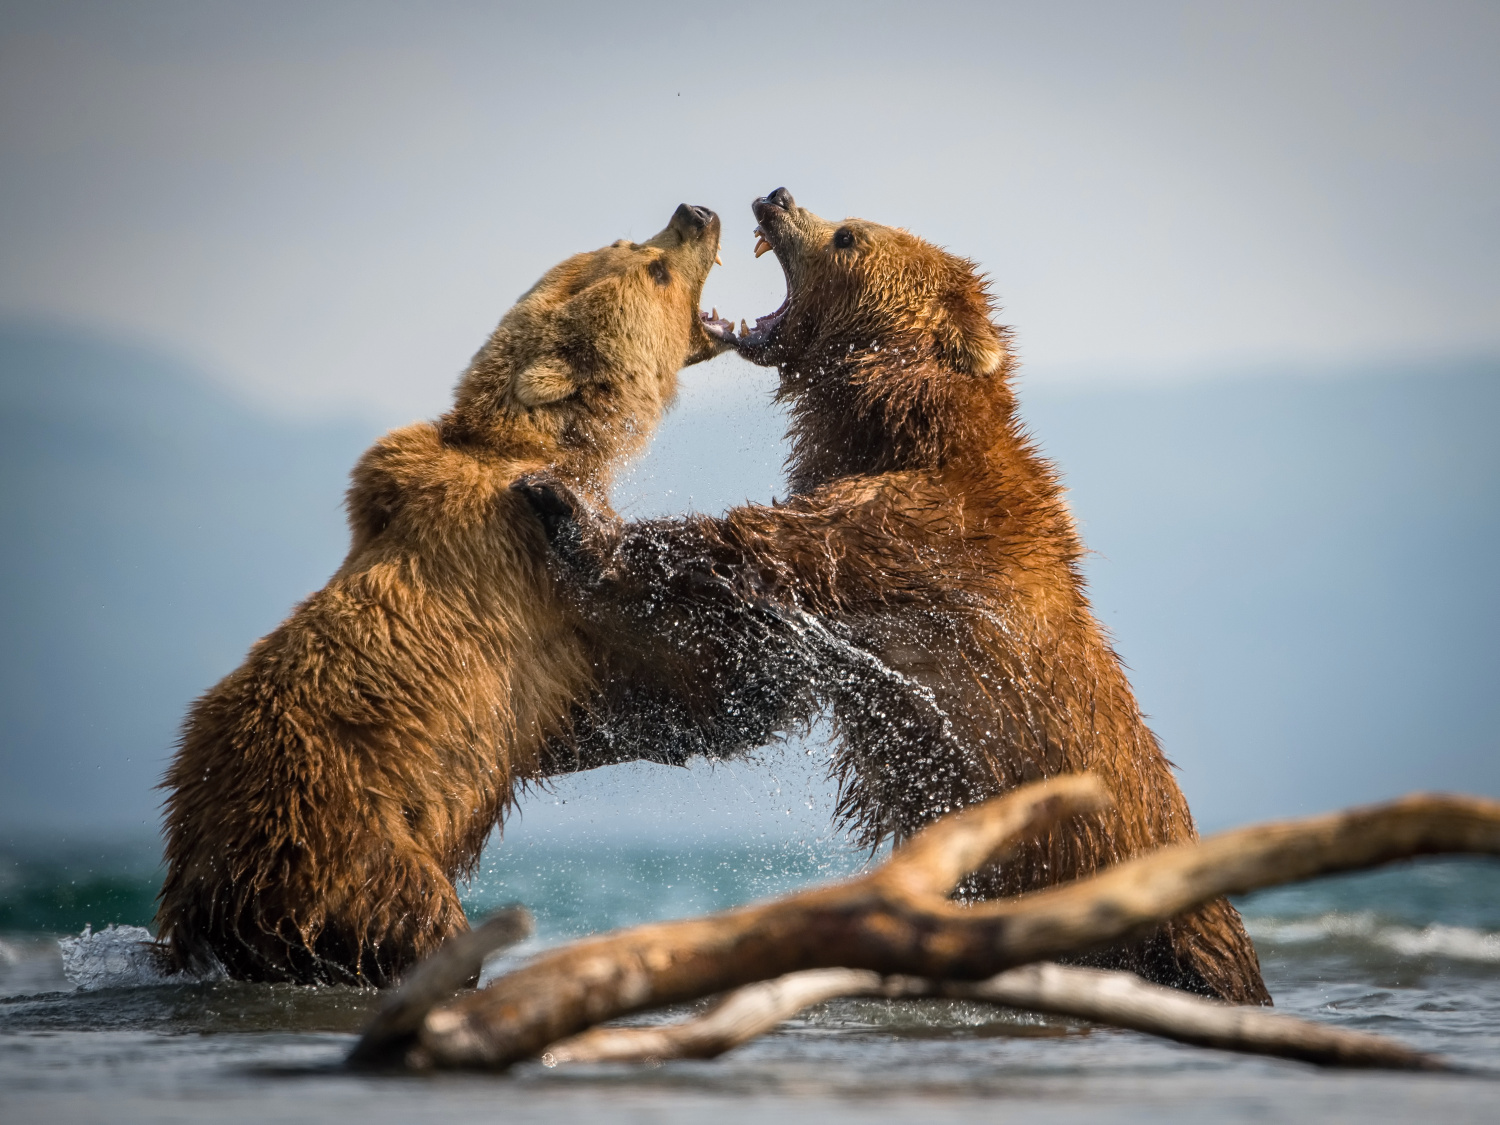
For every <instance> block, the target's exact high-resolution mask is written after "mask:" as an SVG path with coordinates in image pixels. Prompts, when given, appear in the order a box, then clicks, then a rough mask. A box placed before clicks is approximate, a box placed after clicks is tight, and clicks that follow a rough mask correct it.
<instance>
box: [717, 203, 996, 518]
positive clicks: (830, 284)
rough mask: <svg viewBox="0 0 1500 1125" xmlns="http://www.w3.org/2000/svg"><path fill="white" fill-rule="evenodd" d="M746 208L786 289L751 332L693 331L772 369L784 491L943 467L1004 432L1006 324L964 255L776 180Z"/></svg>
mask: <svg viewBox="0 0 1500 1125" xmlns="http://www.w3.org/2000/svg"><path fill="white" fill-rule="evenodd" d="M752 210H753V211H754V214H755V218H756V222H757V224H758V225H757V226H756V229H755V233H756V236H757V242H756V247H755V251H756V256H757V257H759V256H760V255H761V254H764V253H765V252H766V251H768V250H769V251H771V252H773V253H774V254H775V255H776V258H777V261H779V262H780V263H781V268H782V272H783V273H784V274H785V275H786V299H785V300H784V301H783V302H782V304H781V307H780V308H778V309H777V310H776V311H775V312H773V313H770V314H769V315H767V316H763V317H760V318H759V319H758V320H757V321H756V322H755V326H754V327H753V328H752V327H750V326H748V325H746V324H745V323H744V322H743V321H741V322H740V331H739V333H735V331H734V330H733V328H731V327H730V326H729V325H728V324H727V323H725V322H723V321H719V320H709V321H706V322H705V330H706V331H707V332H708V333H709V334H710V335H711V336H714V337H715V338H717V339H719V340H722V341H724V342H725V343H728V344H730V345H731V346H733V347H734V348H735V349H736V350H737V351H738V352H739V353H740V354H741V355H742V356H744V357H745V358H746V359H748V360H750V361H751V362H753V363H758V364H763V365H766V366H775V367H778V368H780V373H781V386H780V392H779V394H780V397H781V399H782V400H783V401H785V402H787V403H789V404H790V408H791V427H790V430H789V433H788V437H789V439H790V441H791V456H790V457H789V458H788V462H787V467H788V483H789V484H790V485H791V487H792V490H793V491H794V492H802V491H806V490H808V489H810V488H813V487H816V486H817V485H819V484H820V483H823V482H826V481H828V480H831V479H833V478H835V477H839V476H843V475H847V474H849V473H859V472H884V471H890V470H896V469H905V468H915V467H918V466H929V467H930V466H936V465H941V464H944V463H951V462H952V461H953V460H954V458H955V457H958V456H961V455H963V454H965V453H968V452H973V451H976V450H982V449H983V448H984V447H985V446H986V445H987V444H988V442H989V438H990V435H993V434H998V433H1000V432H1001V430H1003V429H1004V428H1005V426H1006V423H1005V421H1004V418H1005V416H1006V412H1007V411H1008V409H1009V406H1010V403H1011V401H1012V394H1011V390H1010V387H1009V381H1008V379H1007V378H1006V376H1007V374H1008V372H1009V370H1010V367H1011V359H1010V352H1009V349H1008V347H1007V342H1008V334H1007V332H1006V330H1005V329H1004V328H1001V327H1000V326H998V325H996V324H995V323H994V322H993V321H992V319H991V316H992V315H993V312H994V309H993V307H992V305H991V301H990V297H989V293H988V292H987V290H986V288H985V282H984V279H983V278H982V277H981V276H980V274H979V273H978V271H977V269H976V268H975V266H974V263H972V262H970V261H968V260H966V259H964V258H960V257H958V256H957V255H954V254H950V253H948V252H947V251H945V250H942V249H940V248H939V247H937V246H933V245H932V244H931V243H929V242H924V241H923V240H922V239H920V238H918V237H917V236H916V235H913V234H911V233H909V232H907V231H904V230H901V229H899V228H896V227H888V226H882V225H881V224H879V223H872V222H868V221H866V220H863V219H843V220H840V221H838V222H832V221H830V220H828V219H824V218H821V217H819V216H818V215H815V214H813V213H812V212H811V211H809V210H807V209H806V208H805V207H799V206H797V203H796V201H795V200H794V199H793V198H792V196H791V193H790V192H788V191H787V190H786V189H785V188H777V189H776V190H775V191H773V192H771V193H770V194H769V195H766V196H763V197H761V198H760V199H757V200H756V201H755V202H754V204H753V205H752Z"/></svg>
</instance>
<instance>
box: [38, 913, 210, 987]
mask: <svg viewBox="0 0 1500 1125" xmlns="http://www.w3.org/2000/svg"><path fill="white" fill-rule="evenodd" d="M57 945H58V948H59V949H60V950H61V951H62V963H63V973H64V974H66V976H67V978H68V980H69V981H71V982H72V983H73V985H74V986H75V987H76V988H77V989H78V990H79V991H80V992H92V991H96V990H98V989H101V988H152V987H157V986H160V985H164V984H193V983H196V982H198V981H203V980H217V979H221V978H222V977H223V973H222V971H215V972H212V973H207V974H203V975H196V974H192V973H178V972H172V971H170V970H169V969H167V968H166V967H165V962H164V961H163V959H162V956H161V947H160V946H159V945H158V944H157V942H156V940H155V939H154V938H153V937H152V936H151V931H150V930H147V929H145V928H144V927H141V926H115V925H110V926H105V927H104V929H102V930H100V931H99V932H98V933H95V932H94V928H93V926H92V925H87V926H84V927H83V933H81V934H79V935H78V936H77V937H66V938H59V939H58V942H57Z"/></svg>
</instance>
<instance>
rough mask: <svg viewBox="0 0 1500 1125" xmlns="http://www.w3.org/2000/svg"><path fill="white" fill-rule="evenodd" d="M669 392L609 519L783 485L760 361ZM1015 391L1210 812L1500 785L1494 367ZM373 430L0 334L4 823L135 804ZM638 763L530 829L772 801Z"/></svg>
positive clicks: (328, 513) (319, 536) (241, 646)
mask: <svg viewBox="0 0 1500 1125" xmlns="http://www.w3.org/2000/svg"><path fill="white" fill-rule="evenodd" d="M683 383H684V391H683V399H682V402H681V404H680V405H679V407H678V409H677V410H676V411H675V412H674V413H673V414H672V415H671V416H670V417H669V419H668V421H667V423H666V425H665V426H664V427H663V429H662V431H661V433H660V435H659V437H658V439H657V441H656V444H655V446H654V447H653V450H652V452H651V454H650V455H649V456H648V457H647V458H645V459H644V461H643V462H642V463H641V464H640V465H639V466H638V467H637V468H636V469H635V471H634V472H633V473H631V474H629V475H628V476H627V477H626V478H625V479H624V480H623V481H622V483H621V485H620V487H619V488H618V489H617V499H618V502H619V503H620V506H621V507H622V509H624V510H626V511H628V512H631V513H634V514H652V513H659V512H673V511H680V510H683V509H685V508H688V507H693V508H696V509H697V510H700V511H717V510H720V509H722V508H723V507H724V506H726V505H729V504H733V503H738V502H740V501H742V500H745V499H757V500H764V499H768V498H769V497H770V496H771V495H773V494H775V493H777V492H779V491H780V483H779V482H780V479H781V472H780V461H781V457H782V447H781V443H780V440H779V435H780V429H781V420H780V418H779V416H778V414H777V413H776V412H775V411H774V410H773V409H772V408H771V406H770V404H769V393H770V388H771V386H772V380H771V377H770V376H769V374H768V373H766V372H762V371H758V370H754V369H751V368H749V367H748V366H747V365H745V364H743V363H741V362H739V361H737V360H734V359H732V358H731V359H726V360H721V361H716V363H715V364H714V365H713V366H712V367H711V368H710V369H706V370H699V371H697V372H689V373H688V374H687V375H686V376H685V377H684V381H683ZM1023 410H1024V412H1025V416H1026V418H1027V421H1028V422H1029V424H1030V425H1031V427H1032V429H1033V430H1034V432H1035V433H1036V435H1037V437H1038V440H1039V441H1040V442H1041V444H1042V445H1043V446H1044V447H1045V448H1046V450H1047V451H1048V452H1049V454H1050V455H1052V456H1054V457H1055V458H1056V459H1057V460H1058V462H1059V464H1060V465H1061V466H1062V468H1063V471H1064V474H1065V476H1066V478H1067V480H1068V483H1069V485H1070V488H1071V501H1072V504H1073V507H1074V510H1075V512H1076V514H1077V515H1078V518H1079V521H1080V524H1081V526H1082V528H1083V531H1084V535H1085V537H1086V539H1087V540H1088V542H1089V545H1090V546H1091V547H1092V548H1093V549H1094V550H1095V551H1096V552H1097V554H1096V555H1095V556H1094V557H1093V558H1092V560H1091V561H1090V564H1089V570H1090V575H1091V581H1092V589H1093V594H1094V600H1095V604H1096V607H1097V608H1098V610H1099V613H1100V616H1101V617H1102V618H1103V620H1104V621H1105V622H1106V623H1107V624H1108V625H1109V626H1110V627H1111V628H1112V629H1113V630H1114V632H1115V635H1116V639H1117V643H1118V647H1119V649H1120V651H1121V652H1122V654H1123V655H1124V656H1125V658H1126V660H1127V661H1128V662H1129V663H1130V664H1131V666H1132V668H1133V679H1134V682H1135V684H1136V685H1137V688H1138V690H1139V692H1140V695H1141V699H1142V703H1143V705H1144V706H1145V708H1146V710H1147V711H1148V712H1149V713H1150V714H1151V715H1152V721H1153V725H1154V726H1155V728H1156V730H1157V731H1158V733H1159V734H1160V735H1161V736H1162V739H1163V742H1164V743H1165V745H1166V747H1167V751H1168V754H1169V756H1170V757H1172V758H1173V760H1174V761H1176V762H1177V763H1178V764H1179V765H1180V766H1181V767H1182V775H1181V776H1182V780H1183V784H1184V786H1185V788H1186V789H1187V791H1188V794H1189V797H1190V799H1191V800H1192V801H1193V803H1194V807H1195V809H1196V810H1197V812H1198V815H1199V818H1200V820H1201V821H1202V822H1203V823H1204V824H1205V825H1207V826H1210V827H1216V826H1221V825H1224V824H1228V823H1235V822H1241V821H1244V820H1247V819H1251V818H1256V817H1265V816H1272V815H1281V814H1288V813H1293V812H1299V811H1306V810H1311V809H1315V808H1321V807H1328V806H1332V805H1336V804H1347V803H1350V802H1354V801H1360V800H1366V799H1373V798H1375V797H1379V796H1384V795H1387V794H1391V793H1395V792H1399V791H1402V790H1405V789H1412V788H1454V789H1468V790H1475V791H1481V792H1489V793H1497V794H1500V733H1497V732H1500V691H1497V690H1496V688H1495V680H1496V677H1497V674H1500V583H1497V581H1496V578H1497V575H1496V571H1497V559H1500V441H1497V440H1496V438H1495V435H1496V433H1500V363H1497V362H1487V363H1480V362H1476V363H1472V364H1468V365H1463V364H1447V365H1441V366H1439V365H1434V366H1433V367H1431V368H1429V369H1425V370H1416V369H1412V370H1396V369H1391V370H1385V371H1372V372H1364V373H1360V374H1358V375H1357V376H1355V375H1345V376H1344V377H1330V376H1323V377H1315V376H1312V375H1305V374H1303V375H1297V376H1292V375H1285V374H1273V373H1262V374H1259V375H1255V374H1250V375H1247V376H1246V377H1244V378H1241V379H1236V380H1232V381H1220V382H1213V383H1201V384H1196V385H1191V386H1173V387H1167V386H1161V387H1150V388H1141V387H1135V388H1130V389H1119V390H1108V391H1106V390H1098V389H1089V390H1085V389H1073V390H1057V389H1052V390H1047V389H1043V388H1030V387H1025V386H1024V385H1023ZM377 432H378V431H377V427H375V426H372V425H356V424H348V425H324V426H300V425H295V424H292V423H288V422H286V421H283V420H278V419H275V418H271V417H269V416H265V415H263V414H261V413H259V412H257V411H255V410H253V409H251V408H249V407H247V406H246V405H245V404H243V403H241V402H239V401H237V400H235V399H233V398H231V397H230V396H228V395H226V394H224V393H222V392H220V391H217V390H215V389H213V388H212V386H211V384H210V383H209V382H208V381H207V380H205V379H204V378H202V377H201V376H200V375H199V374H198V373H196V372H194V371H191V370H189V369H187V368H185V367H184V366H183V365H181V364H179V363H177V362H175V361H172V360H170V359H169V358H166V357H164V356H161V355H155V354H152V353H150V352H148V351H146V350H143V349H139V348H132V347H124V346H120V345H118V344H114V343H110V342H107V341H104V340H100V339H93V338H88V337H84V336H79V335H71V334H68V333H64V332H60V331H44V330H39V329H34V328H27V327H24V326H10V327H0V528H3V529H4V531H3V533H0V637H3V638H4V645H3V647H0V777H3V779H4V784H0V832H3V831H4V830H5V829H12V830H17V831H20V830H26V829H30V828H40V827H52V828H67V829H69V830H71V831H75V832H90V831H96V832H97V831H105V830H118V829H120V828H124V827H131V826H140V825H142V823H143V822H144V823H146V824H154V823H155V808H156V805H157V801H158V799H159V794H156V793H154V792H153V791H152V789H151V786H152V785H153V784H154V783H155V781H156V780H157V778H158V777H159V776H160V774H161V770H162V767H163V765H164V762H165V758H166V756H167V755H168V754H169V753H170V749H171V745H172V740H173V737H174V735H175V731H176V727H177V724H178V722H179V721H180V719H181V715H182V712H183V709H184V708H185V707H186V705H187V703H188V702H189V701H190V700H191V699H192V698H193V697H194V696H195V695H196V694H198V693H199V692H201V691H203V690H204V689H205V688H207V687H208V686H210V685H211V684H212V683H213V682H214V681H215V680H216V679H217V678H218V677H219V676H222V675H223V674H224V673H225V672H227V671H229V670H230V669H232V668H233V667H234V666H235V665H236V664H237V663H238V662H239V660H240V659H241V658H242V657H243V655H244V652H245V650H246V649H247V648H248V647H249V645H250V643H251V642H252V641H253V640H254V639H255V638H256V637H257V636H260V635H261V634H263V633H265V632H266V631H267V630H268V629H270V628H272V627H273V626H274V625H276V623H277V622H279V621H280V620H281V618H282V617H283V616H284V615H285V613H286V612H287V610H288V609H289V608H290V607H291V606H292V605H293V604H294V603H295V602H296V601H297V600H298V599H299V598H300V597H302V596H303V595H305V594H306V593H308V592H309V591H311V590H313V589H315V588H316V587H318V586H319V585H321V584H322V583H323V581H324V580H325V579H326V578H327V576H328V575H329V574H330V573H331V572H332V571H333V569H334V568H335V567H336V566H337V565H338V563H339V560H340V559H341V558H342V555H343V551H344V546H345V532H344V524H343V516H342V512H341V510H340V500H341V496H342V491H343V488H344V484H345V480H346V476H347V473H348V470H349V468H350V466H351V465H352V464H353V462H354V460H355V458H356V457H357V456H358V455H359V453H360V451H361V450H362V449H363V448H364V447H365V446H366V445H367V444H368V443H369V442H370V441H371V440H373V439H374V437H375V436H376V435H377ZM634 776H635V775H633V774H631V773H630V772H629V771H626V772H624V773H615V774H612V775H611V776H610V777H590V776H584V777H581V778H577V779H572V780H570V781H568V782H566V783H565V784H564V785H563V786H562V787H561V792H562V793H563V794H564V795H566V796H567V797H569V798H570V799H571V800H572V802H573V804H572V806H570V808H569V810H567V812H566V814H564V813H555V812H551V811H549V809H551V808H552V806H551V804H550V803H549V802H547V801H537V802H534V803H532V804H529V805H528V806H527V819H528V821H529V823H530V826H531V827H532V828H534V829H535V828H541V829H544V828H546V826H547V825H548V824H551V823H554V822H556V824H557V825H559V826H562V825H564V824H571V823H574V822H573V821H566V820H560V819H558V818H559V817H563V816H581V815H583V814H581V813H579V812H578V809H579V808H580V806H582V807H583V808H585V809H587V810H589V812H588V817H589V818H592V819H596V820H597V821H598V823H596V824H595V825H594V826H593V828H592V829H591V831H599V830H600V828H601V825H602V826H603V828H604V829H605V830H606V831H614V830H618V831H656V830H657V829H658V828H660V830H662V831H668V830H670V829H671V826H672V822H673V820H674V818H676V819H680V818H681V815H682V814H683V813H684V811H686V810H684V808H683V807H682V805H683V804H685V803H691V802H693V801H703V800H705V798H704V797H703V795H702V794H703V792H704V789H705V786H708V787H710V788H711V787H712V786H714V785H721V786H722V787H723V792H718V791H715V793H716V795H715V796H714V797H713V801H714V802H715V804H716V806H717V807H718V809H719V811H718V812H716V813H714V815H713V817H712V818H710V819H712V820H713V821H715V822H716V823H717V822H720V821H722V822H723V823H726V824H728V823H732V822H734V818H733V817H732V816H730V817H728V819H725V814H724V812H723V810H724V807H725V804H726V801H727V802H729V803H730V804H733V803H735V802H739V801H741V800H745V801H753V800H757V799H760V797H756V796H754V795H752V794H750V793H749V792H748V790H746V789H745V783H744V780H743V778H744V777H745V776H747V775H746V774H744V773H743V772H742V773H741V775H740V780H732V779H731V780H729V781H723V782H720V781H714V780H712V778H710V779H709V780H708V781H705V780H704V778H705V776H706V775H704V774H702V773H700V772H699V771H693V773H692V774H689V775H682V774H681V771H678V772H677V773H676V774H673V775H671V776H670V777H669V778H668V779H667V780H662V779H661V778H660V777H658V775H657V774H655V773H653V774H652V775H651V779H650V781H649V784H648V783H647V782H642V781H641V780H640V778H636V779H635V780H634V781H631V780H630V779H631V778H632V777H634ZM643 776H644V775H643ZM803 780H804V782H805V780H806V778H805V771H804V778H803ZM631 785H635V786H636V789H634V790H632V789H631V788H630V786H631ZM647 785H648V788H642V786H647ZM761 796H763V794H762V795H761ZM820 800H821V799H820ZM632 802H634V804H632ZM663 806H673V807H672V808H665V807H663ZM642 808H647V809H648V811H649V812H650V815H644V814H642V813H641V809H642ZM799 815H800V814H799ZM817 815H821V814H817ZM741 823H742V822H741ZM611 824H612V825H614V826H615V827H614V828H613V829H610V828H609V827H608V826H609V825H611Z"/></svg>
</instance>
